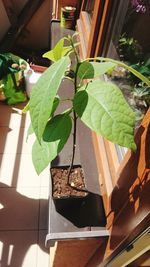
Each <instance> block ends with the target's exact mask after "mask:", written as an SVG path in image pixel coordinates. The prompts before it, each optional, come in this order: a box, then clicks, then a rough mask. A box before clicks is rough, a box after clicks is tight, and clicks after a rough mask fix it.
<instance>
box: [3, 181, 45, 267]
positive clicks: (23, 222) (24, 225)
mask: <svg viewBox="0 0 150 267" xmlns="http://www.w3.org/2000/svg"><path fill="white" fill-rule="evenodd" d="M40 205H42V207H45V208H44V209H45V213H46V214H47V210H46V209H47V200H45V199H32V198H28V197H26V196H24V195H21V194H20V193H18V192H16V190H15V188H12V187H9V186H7V185H6V184H2V183H0V249H1V255H0V257H1V259H0V266H2V267H7V266H9V267H21V266H24V265H23V262H24V260H25V258H27V252H28V251H29V249H31V246H32V245H34V244H37V245H38V246H39V247H40V249H42V250H43V251H44V252H47V253H48V251H47V250H46V249H45V246H44V244H45V235H46V229H44V228H43V227H42V226H40V216H39V214H40ZM43 213H44V212H43V211H42V215H43ZM46 219H47V218H45V220H46ZM38 246H37V248H36V249H35V247H34V248H33V249H31V251H30V259H29V258H28V261H30V264H29V265H25V266H32V267H34V266H35V267H37V262H36V261H38ZM31 253H32V254H31ZM31 255H33V257H32V256H31ZM34 262H35V263H34Z"/></svg>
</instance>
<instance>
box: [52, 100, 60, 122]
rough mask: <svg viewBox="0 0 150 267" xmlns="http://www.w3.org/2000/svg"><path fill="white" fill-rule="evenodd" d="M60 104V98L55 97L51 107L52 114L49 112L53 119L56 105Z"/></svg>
mask: <svg viewBox="0 0 150 267" xmlns="http://www.w3.org/2000/svg"><path fill="white" fill-rule="evenodd" d="M59 103H60V98H59V96H56V97H55V99H54V102H53V107H52V112H51V116H52V117H53V115H54V113H55V111H56V109H57V107H58V105H59Z"/></svg>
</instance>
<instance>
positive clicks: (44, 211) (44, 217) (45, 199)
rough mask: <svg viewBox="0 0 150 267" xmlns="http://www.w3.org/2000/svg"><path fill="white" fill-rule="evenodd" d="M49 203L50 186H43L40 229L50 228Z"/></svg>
mask: <svg viewBox="0 0 150 267" xmlns="http://www.w3.org/2000/svg"><path fill="white" fill-rule="evenodd" d="M48 204H49V188H47V187H43V188H41V191H40V215H39V216H40V217H39V229H47V228H48Z"/></svg>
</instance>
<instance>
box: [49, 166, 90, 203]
mask: <svg viewBox="0 0 150 267" xmlns="http://www.w3.org/2000/svg"><path fill="white" fill-rule="evenodd" d="M68 172H69V168H68V169H67V168H66V169H64V168H51V176H52V184H53V197H54V198H62V197H69V196H72V197H84V196H86V195H87V192H84V191H82V190H86V188H85V182H84V172H83V169H82V168H81V167H74V168H73V169H72V170H71V173H70V176H69V184H68ZM70 185H71V186H70ZM76 188H77V189H76ZM80 190H81V191H80Z"/></svg>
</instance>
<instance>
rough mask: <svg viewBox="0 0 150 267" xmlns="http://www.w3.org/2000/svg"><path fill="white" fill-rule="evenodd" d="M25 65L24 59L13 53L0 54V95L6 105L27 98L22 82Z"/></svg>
mask: <svg viewBox="0 0 150 267" xmlns="http://www.w3.org/2000/svg"><path fill="white" fill-rule="evenodd" d="M27 66H28V64H27V62H26V61H25V60H24V59H22V58H20V57H18V56H16V55H14V54H11V53H3V54H0V88H1V95H2V99H3V100H6V103H7V104H8V105H13V104H16V103H20V102H24V101H26V100H27V97H26V93H25V82H24V71H25V70H26V68H27Z"/></svg>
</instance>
